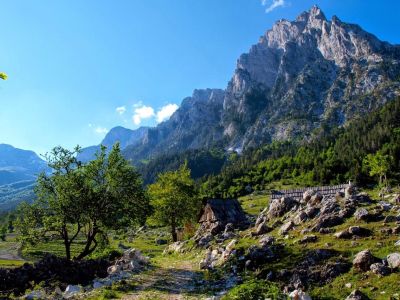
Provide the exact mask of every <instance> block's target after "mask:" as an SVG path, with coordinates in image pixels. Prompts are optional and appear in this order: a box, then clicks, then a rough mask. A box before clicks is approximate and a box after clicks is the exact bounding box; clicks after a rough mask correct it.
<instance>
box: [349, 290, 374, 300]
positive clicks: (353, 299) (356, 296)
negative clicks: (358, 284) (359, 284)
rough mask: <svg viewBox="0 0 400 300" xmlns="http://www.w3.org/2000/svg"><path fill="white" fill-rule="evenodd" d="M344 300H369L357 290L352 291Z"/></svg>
mask: <svg viewBox="0 0 400 300" xmlns="http://www.w3.org/2000/svg"><path fill="white" fill-rule="evenodd" d="M346 300H369V298H368V297H367V296H366V295H365V294H363V293H362V292H360V291H359V290H354V291H352V292H351V294H350V295H349V296H348V297H347V298H346Z"/></svg>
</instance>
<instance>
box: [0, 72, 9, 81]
mask: <svg viewBox="0 0 400 300" xmlns="http://www.w3.org/2000/svg"><path fill="white" fill-rule="evenodd" d="M7 78H8V76H7V74H6V73H3V72H0V79H3V80H7Z"/></svg>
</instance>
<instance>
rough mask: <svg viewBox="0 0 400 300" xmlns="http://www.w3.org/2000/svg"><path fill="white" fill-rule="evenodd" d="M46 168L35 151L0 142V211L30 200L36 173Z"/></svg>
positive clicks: (32, 195)
mask: <svg viewBox="0 0 400 300" xmlns="http://www.w3.org/2000/svg"><path fill="white" fill-rule="evenodd" d="M46 170H48V168H47V164H46V162H45V161H44V160H42V159H41V158H40V157H39V156H38V155H37V154H36V153H35V152H33V151H29V150H22V149H17V148H14V147H13V146H10V145H6V144H0V211H1V210H4V209H10V208H13V207H15V206H16V204H18V203H19V202H21V201H24V200H32V199H33V197H34V194H33V186H34V183H35V181H36V178H37V175H38V174H39V173H40V172H42V171H46Z"/></svg>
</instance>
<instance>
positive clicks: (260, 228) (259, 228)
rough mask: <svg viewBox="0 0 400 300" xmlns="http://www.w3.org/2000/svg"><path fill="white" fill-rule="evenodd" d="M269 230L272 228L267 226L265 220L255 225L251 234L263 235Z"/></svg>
mask: <svg viewBox="0 0 400 300" xmlns="http://www.w3.org/2000/svg"><path fill="white" fill-rule="evenodd" d="M271 230H272V229H271V228H269V227H268V226H267V224H266V222H263V223H261V224H259V225H258V226H257V228H256V231H254V232H252V235H263V234H265V233H268V232H270V231H271Z"/></svg>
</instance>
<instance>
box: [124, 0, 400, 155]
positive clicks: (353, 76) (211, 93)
mask: <svg viewBox="0 0 400 300" xmlns="http://www.w3.org/2000/svg"><path fill="white" fill-rule="evenodd" d="M399 75H400V48H399V46H395V45H390V44H388V43H386V42H382V41H380V40H379V39H377V38H376V37H375V36H374V35H372V34H370V33H368V32H365V31H364V30H363V29H362V28H360V26H358V25H354V24H348V23H345V22H342V21H340V20H339V18H337V17H336V16H334V17H333V18H332V19H331V20H328V19H327V18H326V17H325V15H324V13H323V12H322V11H321V10H320V9H319V8H318V7H313V8H312V9H310V10H309V11H307V12H304V13H302V14H301V15H300V16H299V17H297V19H296V20H293V21H288V20H280V21H278V22H277V23H275V25H274V26H273V27H272V28H271V29H270V30H268V31H267V32H266V33H265V34H264V35H263V36H262V37H261V38H260V40H259V41H258V43H257V44H255V45H253V46H252V47H251V48H250V50H249V51H248V53H245V54H242V55H241V56H240V57H239V59H238V60H237V66H236V70H235V72H234V74H233V76H232V78H231V80H230V82H229V83H228V86H227V87H226V89H225V90H218V89H205V90H195V91H194V92H193V95H192V96H191V97H188V98H186V99H184V100H183V102H182V105H181V107H180V108H179V109H178V110H177V111H176V112H175V113H174V114H173V115H172V117H171V118H170V119H169V120H167V121H165V122H163V123H161V124H159V125H158V126H157V127H155V128H147V129H145V130H142V132H141V133H142V134H143V135H142V136H141V135H139V134H135V136H140V138H139V139H134V142H135V144H134V145H127V146H126V148H125V149H123V150H124V151H123V152H124V155H125V156H126V157H128V158H131V159H133V161H139V160H140V159H143V158H148V157H150V156H155V155H158V154H162V153H165V152H169V153H171V152H178V151H183V150H187V149H194V148H203V147H207V146H210V145H213V144H214V143H215V142H221V143H223V144H224V146H225V147H226V148H227V149H232V150H243V149H245V148H248V147H253V146H257V145H260V144H263V143H266V142H270V141H273V140H288V139H292V138H294V137H299V136H301V137H304V138H305V139H307V138H309V137H310V132H312V131H313V129H315V128H318V127H320V126H321V124H322V123H323V122H324V123H329V124H331V125H342V124H344V123H346V122H347V121H349V120H351V119H353V118H354V117H357V116H359V115H363V114H365V113H368V112H370V111H372V110H374V109H376V108H378V107H380V106H382V105H383V104H384V103H386V102H387V101H390V100H392V99H395V98H396V96H397V95H400V83H399V82H398V80H397V78H398V77H399ZM128 140H129V139H128Z"/></svg>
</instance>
